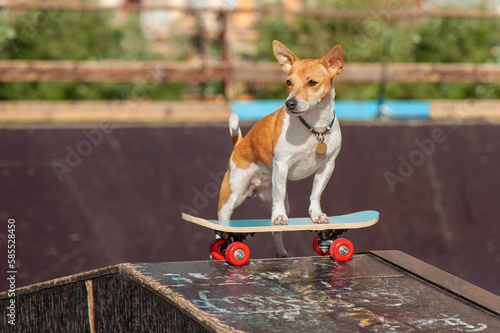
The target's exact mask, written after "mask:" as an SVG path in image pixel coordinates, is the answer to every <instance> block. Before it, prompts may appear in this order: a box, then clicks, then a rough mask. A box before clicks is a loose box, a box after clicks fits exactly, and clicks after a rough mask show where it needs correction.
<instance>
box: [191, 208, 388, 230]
mask: <svg viewBox="0 0 500 333" xmlns="http://www.w3.org/2000/svg"><path fill="white" fill-rule="evenodd" d="M182 218H183V219H184V220H186V221H188V222H192V223H196V224H199V225H201V226H203V227H206V228H210V229H213V230H217V231H222V232H231V233H253V232H269V231H298V230H316V231H318V230H340V229H357V228H365V227H369V226H371V225H374V224H375V223H377V222H378V218H379V213H378V212H377V211H374V210H366V211H361V212H356V213H351V214H346V215H338V216H329V217H328V218H329V219H330V223H322V224H317V223H313V222H312V221H311V219H310V218H309V217H300V218H289V220H288V224H287V225H275V224H272V222H271V219H257V220H228V221H219V220H205V219H202V218H200V217H196V216H192V215H189V214H186V213H182Z"/></svg>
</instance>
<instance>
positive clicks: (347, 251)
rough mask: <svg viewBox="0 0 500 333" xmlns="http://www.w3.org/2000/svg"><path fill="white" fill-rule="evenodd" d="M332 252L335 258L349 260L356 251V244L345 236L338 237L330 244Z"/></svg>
mask: <svg viewBox="0 0 500 333" xmlns="http://www.w3.org/2000/svg"><path fill="white" fill-rule="evenodd" d="M330 253H331V255H332V258H333V259H336V260H338V261H347V260H349V259H351V257H352V255H353V253H354V246H353V245H352V243H351V241H350V240H348V239H345V238H338V239H336V240H334V241H333V243H332V245H331V246H330Z"/></svg>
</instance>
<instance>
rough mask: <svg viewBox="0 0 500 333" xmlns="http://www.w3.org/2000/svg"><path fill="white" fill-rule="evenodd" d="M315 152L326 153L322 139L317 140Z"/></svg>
mask: <svg viewBox="0 0 500 333" xmlns="http://www.w3.org/2000/svg"><path fill="white" fill-rule="evenodd" d="M316 152H317V153H318V154H320V155H323V154H324V153H326V143H324V142H322V141H320V142H318V144H317V145H316Z"/></svg>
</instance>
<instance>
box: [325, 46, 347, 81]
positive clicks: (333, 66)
mask: <svg viewBox="0 0 500 333" xmlns="http://www.w3.org/2000/svg"><path fill="white" fill-rule="evenodd" d="M321 60H322V61H323V63H324V64H325V67H326V68H327V69H328V72H329V73H330V76H331V77H332V78H333V77H334V76H337V75H338V74H340V73H342V71H343V70H344V54H343V53H342V46H340V44H337V45H335V46H334V47H333V48H332V49H331V50H330V51H329V52H328V53H327V54H326V55H325V56H324V57H323V58H322V59H321Z"/></svg>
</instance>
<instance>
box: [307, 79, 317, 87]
mask: <svg viewBox="0 0 500 333" xmlns="http://www.w3.org/2000/svg"><path fill="white" fill-rule="evenodd" d="M317 84H318V82H316V81H314V80H309V82H307V85H308V86H309V87H314V86H315V85H317Z"/></svg>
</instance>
